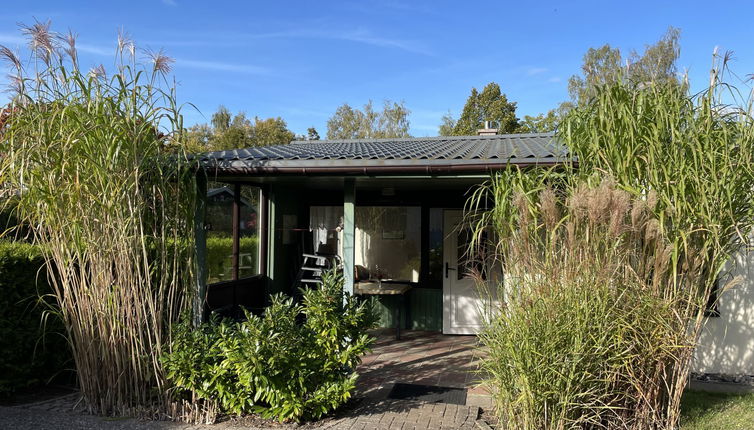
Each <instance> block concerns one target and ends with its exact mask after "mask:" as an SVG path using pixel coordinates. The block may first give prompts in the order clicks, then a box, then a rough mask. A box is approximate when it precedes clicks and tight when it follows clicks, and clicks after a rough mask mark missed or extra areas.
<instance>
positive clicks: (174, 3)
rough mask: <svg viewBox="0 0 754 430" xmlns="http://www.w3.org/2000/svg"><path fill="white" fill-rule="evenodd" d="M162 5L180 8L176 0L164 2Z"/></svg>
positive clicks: (165, 0)
mask: <svg viewBox="0 0 754 430" xmlns="http://www.w3.org/2000/svg"><path fill="white" fill-rule="evenodd" d="M162 4H166V5H168V6H178V3H176V2H175V0H162Z"/></svg>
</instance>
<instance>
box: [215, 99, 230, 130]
mask: <svg viewBox="0 0 754 430" xmlns="http://www.w3.org/2000/svg"><path fill="white" fill-rule="evenodd" d="M230 120H231V114H230V111H229V110H228V108H226V107H225V106H223V105H220V107H218V108H217V112H215V113H214V114H212V127H214V128H215V130H219V131H225V130H227V129H228V127H230Z"/></svg>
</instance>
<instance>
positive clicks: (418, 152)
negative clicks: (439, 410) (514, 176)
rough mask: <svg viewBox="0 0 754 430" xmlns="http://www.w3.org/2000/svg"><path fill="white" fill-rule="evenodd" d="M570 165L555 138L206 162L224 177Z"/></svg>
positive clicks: (278, 153)
mask: <svg viewBox="0 0 754 430" xmlns="http://www.w3.org/2000/svg"><path fill="white" fill-rule="evenodd" d="M567 159H568V152H567V150H566V148H565V146H563V145H562V144H560V143H559V142H557V141H556V139H555V137H554V136H553V134H551V133H539V134H506V135H493V136H452V137H444V136H443V137H418V138H405V139H354V140H319V141H295V142H292V143H290V144H288V145H275V146H263V147H252V148H245V149H234V150H230V151H217V152H210V153H206V154H202V155H201V156H200V160H201V161H202V163H203V164H204V166H205V167H206V168H209V169H213V170H216V171H217V172H218V173H220V172H226V173H247V174H254V173H256V174H262V173H267V174H274V173H276V172H277V173H285V172H288V173H293V172H294V171H295V170H296V169H309V170H310V171H313V170H316V171H318V172H319V173H322V172H320V171H324V169H334V170H333V171H335V170H337V169H340V170H346V169H349V168H350V169H352V170H353V171H354V172H356V170H358V169H367V170H368V169H371V168H380V169H389V168H391V167H392V168H395V169H405V168H406V167H414V168H416V167H418V168H421V167H422V166H427V167H429V168H433V166H434V168H442V167H443V166H445V167H448V168H449V170H452V169H458V168H460V167H461V166H465V170H469V171H471V170H474V167H473V166H476V168H477V170H479V171H487V170H490V169H493V168H501V167H504V166H505V165H507V164H525V165H530V164H555V163H561V162H564V161H566V160H567ZM365 173H366V170H365Z"/></svg>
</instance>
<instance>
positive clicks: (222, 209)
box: [205, 182, 259, 284]
mask: <svg viewBox="0 0 754 430" xmlns="http://www.w3.org/2000/svg"><path fill="white" fill-rule="evenodd" d="M234 190H235V186H234V184H228V183H220V182H210V184H209V188H208V190H207V218H206V220H205V222H206V225H207V271H208V279H207V283H209V284H212V283H215V282H220V281H229V280H232V279H233V201H234V200H235V194H234ZM239 209H240V210H239V215H240V216H239V234H240V247H239V255H238V272H239V273H238V275H239V278H244V277H248V276H252V275H255V274H257V273H259V263H258V257H257V256H258V255H259V252H258V249H259V241H258V237H259V223H258V211H259V188H257V187H251V186H246V185H244V186H241V202H240V207H239Z"/></svg>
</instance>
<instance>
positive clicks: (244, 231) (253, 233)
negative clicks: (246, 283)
mask: <svg viewBox="0 0 754 430" xmlns="http://www.w3.org/2000/svg"><path fill="white" fill-rule="evenodd" d="M240 209H241V211H240V212H241V216H240V218H239V220H240V226H239V227H240V231H239V232H240V236H241V239H240V246H239V251H238V277H239V278H248V277H250V276H254V275H258V274H259V188H257V187H252V186H249V185H242V186H241V208H240Z"/></svg>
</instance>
